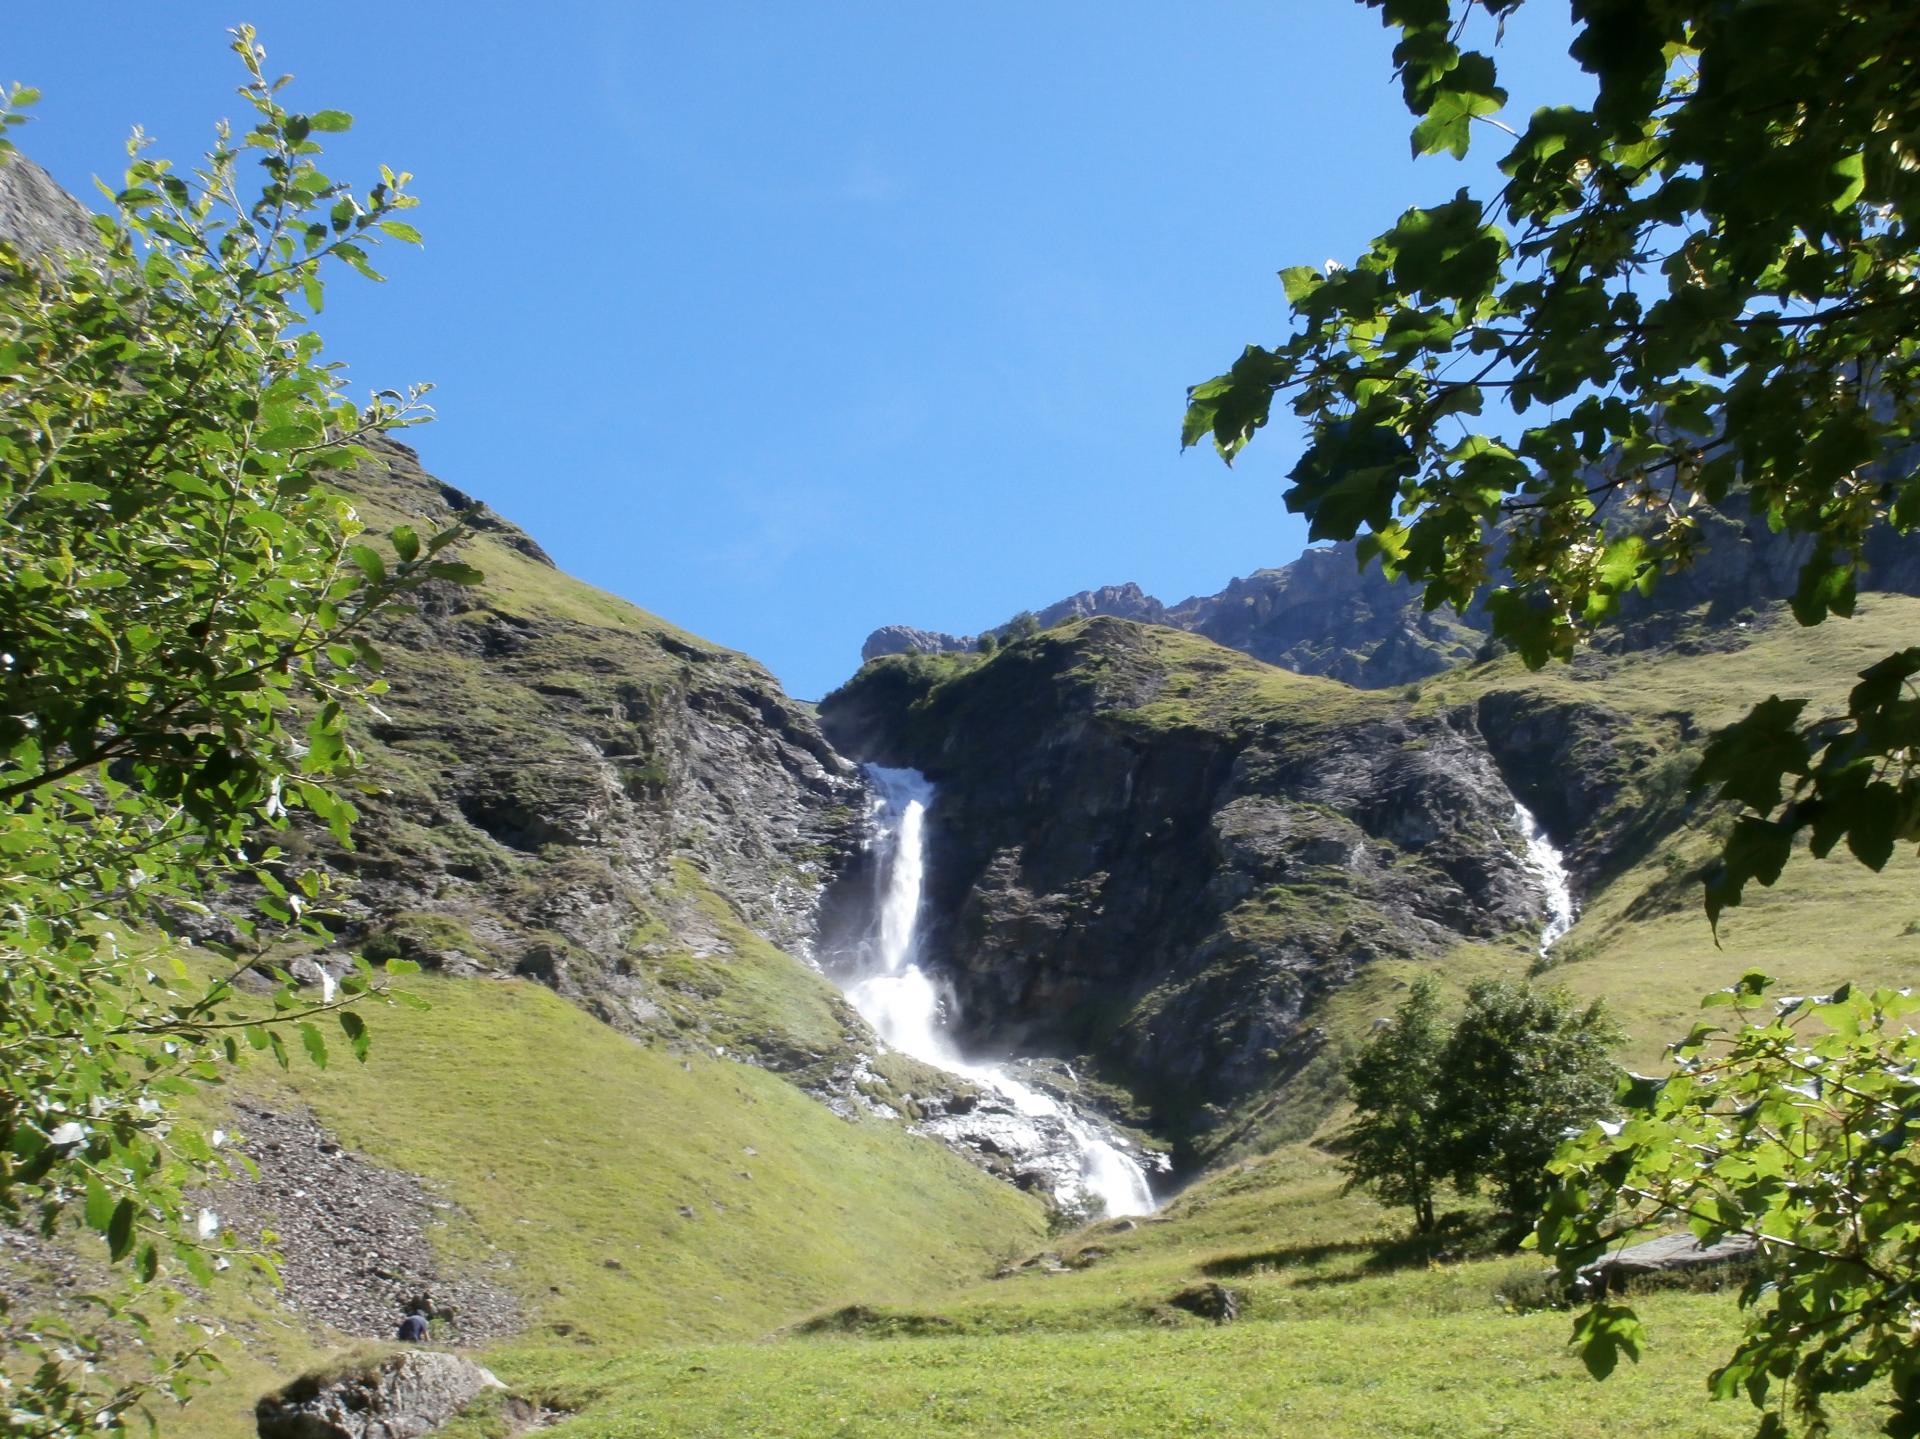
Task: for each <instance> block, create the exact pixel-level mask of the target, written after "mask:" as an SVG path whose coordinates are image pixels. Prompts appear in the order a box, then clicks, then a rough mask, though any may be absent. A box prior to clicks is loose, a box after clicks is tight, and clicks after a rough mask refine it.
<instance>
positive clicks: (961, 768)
mask: <svg viewBox="0 0 1920 1439" xmlns="http://www.w3.org/2000/svg"><path fill="white" fill-rule="evenodd" d="M821 715H822V721H823V723H824V724H825V726H826V729H827V733H828V734H829V735H830V736H831V737H832V738H833V739H834V741H835V743H836V744H838V745H840V746H841V747H842V748H844V749H846V750H848V751H849V752H851V753H854V754H858V755H860V756H862V757H863V758H867V759H871V760H875V761H878V762H880V763H884V764H891V765H910V766H913V767H915V768H918V769H920V770H922V771H923V772H924V773H925V774H926V775H927V776H928V778H929V779H931V780H932V781H933V782H934V783H935V785H936V786H938V787H939V795H938V798H937V799H936V800H935V802H934V805H933V807H932V809H931V811H930V812H929V815H928V827H929V828H928V834H929V870H928V876H927V888H926V903H925V909H924V911H923V916H922V920H921V925H922V929H921V934H922V940H921V949H920V953H921V957H922V960H923V962H925V963H927V964H928V965H930V966H931V967H932V968H933V969H934V970H935V971H937V972H938V973H939V974H941V975H942V976H943V977H944V978H945V980H946V981H947V982H948V983H949V984H951V986H952V988H953V991H954V994H955V998H956V1001H957V1003H956V1012H957V1017H958V1024H957V1029H958V1032H959V1034H960V1035H961V1036H962V1038H963V1039H964V1040H965V1041H966V1042H968V1043H969V1044H971V1045H972V1046H973V1047H974V1048H976V1049H978V1050H979V1051H981V1052H997V1053H1005V1052H1008V1051H1016V1052H1022V1053H1041V1054H1053V1055H1058V1056H1075V1055H1086V1056H1091V1057H1092V1058H1093V1059H1094V1060H1095V1061H1096V1062H1097V1063H1098V1064H1099V1065H1100V1067H1101V1070H1102V1072H1103V1074H1104V1075H1105V1076H1106V1077H1108V1078H1110V1079H1116V1080H1119V1081H1121V1082H1123V1083H1124V1084H1126V1085H1127V1086H1128V1087H1129V1088H1130V1089H1131V1090H1132V1092H1133V1093H1135V1094H1136V1095H1138V1096H1140V1097H1142V1098H1143V1099H1144V1100H1145V1101H1146V1102H1147V1104H1148V1105H1149V1107H1150V1109H1151V1111H1152V1120H1153V1123H1152V1125H1151V1126H1150V1127H1153V1128H1155V1129H1157V1130H1158V1131H1159V1132H1161V1133H1162V1134H1165V1135H1168V1136H1169V1137H1171V1138H1173V1139H1174V1140H1176V1141H1177V1142H1178V1143H1179V1144H1181V1145H1182V1146H1184V1147H1183V1148H1182V1149H1181V1151H1180V1154H1181V1158H1182V1159H1183V1160H1186V1161H1191V1160H1192V1158H1193V1157H1194V1155H1195V1154H1196V1153H1198V1152H1201V1151H1203V1150H1204V1149H1205V1146H1206V1143H1207V1141H1206V1139H1205V1135H1206V1133H1207V1131H1209V1130H1210V1129H1212V1128H1213V1127H1215V1126H1216V1125H1217V1124H1218V1123H1219V1122H1220V1119H1221V1117H1222V1116H1223V1115H1224V1114H1225V1113H1226V1111H1227V1110H1228V1109H1229V1108H1230V1107H1231V1106H1232V1105H1233V1104H1234V1103H1236V1102H1237V1101H1238V1100H1240V1099H1242V1098H1244V1097H1245V1096H1247V1095H1250V1094H1254V1093H1257V1092H1260V1091H1261V1090H1263V1089H1265V1088H1268V1087H1270V1086H1271V1085H1273V1084H1274V1083H1277V1082H1278V1081H1279V1080H1280V1079H1282V1078H1284V1077H1285V1076H1286V1075H1287V1074H1288V1073H1289V1072H1291V1071H1292V1070H1293V1069H1295V1068H1297V1067H1298V1066H1299V1065H1300V1064H1302V1063H1303V1062H1304V1061H1305V1060H1306V1058H1308V1057H1309V1056H1310V1055H1311V1054H1312V1052H1313V1049H1314V1047H1315V1044H1316V1038H1315V1032H1314V1018H1313V1016H1314V1012H1315V1010H1316V1008H1317V1005H1318V1003H1319V1001H1320V1000H1321V999H1322V998H1324V996H1325V995H1326V994H1327V993H1329V992H1330V991H1331V990H1332V989H1333V988H1335V987H1337V986H1339V985H1340V984H1342V983H1344V982H1345V981H1346V980H1347V979H1348V978H1350V977H1351V976H1352V974H1353V973H1354V972H1355V971H1356V969H1357V968H1358V967H1359V966H1361V965H1363V964H1365V963H1367V962H1368V961H1369V960H1371V959H1374V958H1378V957H1382V956H1411V955H1425V954H1435V953H1438V952H1441V951H1442V950H1444V949H1446V948H1448V947H1450V946H1451V945H1453V944H1455V943H1457V942H1458V941H1459V940H1461V939H1462V938H1468V937H1477V938H1496V937H1499V936H1503V935H1507V934H1512V933H1518V932H1521V931H1528V930H1531V929H1533V928H1534V927H1536V926H1537V925H1538V924H1539V923H1540V920H1541V900H1540V896H1539V894H1538V892H1537V890H1536V887H1535V884H1534V882H1533V880H1532V879H1531V877H1530V876H1529V874H1528V872H1527V870H1526V867H1525V865H1524V863H1523V861H1522V860H1521V858H1520V848H1521V845H1520V839H1519V836H1518V833H1517V831H1516V830H1515V828H1514V820H1513V812H1512V803H1513V802H1512V797H1511V794H1510V793H1509V791H1508V789H1507V786H1506V784H1505V783H1504V782H1503V781H1502V779H1501V777H1500V774H1499V772H1498V769H1497V767H1496V766H1495V764H1494V762H1493V759H1492V757H1491V756H1490V754H1489V753H1488V751H1487V749H1486V747H1485V745H1484V744H1483V743H1482V742H1481V741H1480V739H1479V737H1478V735H1477V734H1476V733H1475V732H1474V730H1473V726H1472V721H1471V717H1470V716H1467V717H1464V718H1462V717H1452V716H1445V715H1427V716H1420V715H1416V714H1414V713H1413V712H1412V711H1410V710H1409V709H1408V708H1407V707H1406V706H1404V705H1402V704H1399V703H1397V702H1393V701H1389V700H1388V699H1387V698H1386V697H1384V696H1367V695H1364V694H1362V693H1360V692H1357V691H1354V690H1351V689H1348V688H1346V687H1345V686H1343V685H1339V684H1336V683H1334V682H1332V681H1317V680H1307V679H1303V678H1300V677H1297V676H1291V675H1286V674H1283V673H1281V672H1278V671H1275V670H1272V669H1269V668H1267V667H1265V666H1261V665H1259V664H1256V663H1254V662H1253V661H1251V660H1248V659H1246V658H1244V657H1243V656H1239V655H1236V654H1233V653H1232V652H1231V651H1227V650H1223V649H1220V648H1218V647H1216V646H1214V645H1212V644H1210V643H1208V642H1207V641H1204V640H1201V639H1198V638H1195V637H1191V636H1184V635H1179V634H1176V633H1175V632H1173V631H1170V630H1167V629H1163V628H1156V627H1148V626H1142V625H1136V624H1129V623H1125V622H1121V621H1116V620H1111V619H1097V620H1093V621H1090V622H1085V623H1082V624H1069V625H1067V626H1064V627H1062V628H1060V629H1055V630H1050V631H1047V632H1044V633H1042V634H1041V635H1039V636H1036V637H1035V638H1034V639H1031V640H1028V641H1026V642H1024V643H1021V644H1017V645H1012V646H1009V647H1007V648H1005V649H1004V650H1002V651H1001V652H1000V653H999V654H997V655H996V656H995V657H994V658H992V659H991V660H990V661H987V662H985V663H978V662H966V663H961V662H958V661H955V662H952V663H951V664H950V665H949V666H948V667H947V669H946V670H945V672H944V677H943V674H942V671H941V669H940V668H939V667H937V666H934V667H929V666H927V665H926V664H924V663H922V664H921V665H920V666H918V667H914V666H910V665H906V664H902V663H900V662H890V663H884V664H880V665H873V666H869V667H868V669H866V670H863V671H862V674H861V676H860V677H859V678H857V679H856V680H855V681H854V682H852V683H851V684H850V685H848V686H847V687H846V688H845V689H843V690H841V691H839V692H837V693H836V694H834V695H830V696H829V697H828V698H827V699H826V700H825V701H823V703H822V706H821ZM856 877H857V876H856ZM852 882H853V880H852V879H850V880H849V883H852ZM856 912H857V910H856ZM837 918H838V916H837V914H836V913H835V912H834V911H832V910H830V911H829V915H828V932H827V934H826V935H825V936H824V937H823V949H824V950H826V951H828V952H829V953H830V952H831V951H832V949H833V948H834V947H835V946H836V945H839V944H844V943H847V942H849V939H848V937H847V936H845V935H843V934H841V933H839V932H837V931H836V929H835V922H836V920H837Z"/></svg>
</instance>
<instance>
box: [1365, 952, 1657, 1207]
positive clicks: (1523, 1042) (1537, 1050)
mask: <svg viewBox="0 0 1920 1439" xmlns="http://www.w3.org/2000/svg"><path fill="white" fill-rule="evenodd" d="M1619 1039H1620V1035H1619V1032H1618V1030H1617V1029H1616V1028H1615V1027H1614V1025H1613V1023H1612V1022H1611V1021H1610V1020H1609V1019H1608V1018H1607V1017H1606V1012H1605V1010H1604V1008H1603V1007H1602V1006H1601V1005H1600V1004H1599V1003H1598V1002H1597V1001H1596V1002H1595V1003H1593V1004H1590V1005H1588V1006H1586V1007H1584V1008H1582V1007H1579V1006H1576V1005H1575V1004H1574V1003H1573V1001H1572V1000H1571V999H1570V998H1569V997H1568V996H1567V995H1566V994H1565V993H1564V992H1563V991H1560V990H1553V991H1548V992H1544V993H1543V992H1538V991H1535V990H1532V989H1529V988H1528V987H1527V986H1525V985H1521V984H1515V983H1513V982H1511V981H1508V980H1482V981H1480V982H1478V983H1476V984H1475V985H1473V987H1472V988H1471V989H1469V990H1468V992H1467V1002H1466V1005H1465V1007H1464V1009H1463V1010H1462V1012H1461V1014H1460V1017H1459V1018H1458V1019H1457V1020H1456V1021H1455V1022H1454V1024H1453V1026H1452V1028H1451V1029H1450V1030H1445V1031H1444V1032H1443V1029H1442V1026H1441V1024H1440V1017H1439V1001H1438V990H1437V987H1436V986H1435V984H1434V982H1433V981H1432V979H1431V978H1428V977H1424V976H1423V977H1422V978H1421V979H1419V980H1417V981H1416V982H1415V984H1414V987H1413V989H1412V991H1411V993H1409V995H1408V996H1407V999H1406V1002H1405V1003H1403V1004H1402V1005H1401V1006H1400V1008H1399V1009H1398V1010H1397V1011H1396V1012H1395V1013H1394V1015H1393V1017H1392V1018H1391V1019H1390V1020H1388V1021H1386V1023H1385V1024H1383V1025H1382V1026H1381V1027H1380V1028H1379V1029H1378V1030H1377V1031H1376V1032H1375V1034H1374V1036H1373V1038H1372V1039H1371V1040H1370V1041H1369V1042H1368V1043H1367V1045H1366V1046H1365V1047H1364V1048H1363V1049H1362V1050H1361V1051H1360V1053H1359V1054H1358V1055H1357V1056H1356V1057H1355V1058H1354V1060H1353V1062H1352V1064H1350V1065H1349V1066H1348V1069H1347V1078H1348V1082H1349V1084H1350V1085H1351V1086H1352V1091H1353V1102H1354V1108H1355V1110H1356V1111H1357V1113H1356V1118H1355V1120H1354V1123H1353V1125H1352V1127H1351V1128H1350V1129H1349V1130H1348V1139H1349V1140H1350V1142H1351V1149H1350V1150H1349V1152H1348V1155H1347V1157H1346V1160H1345V1167H1346V1170H1347V1174H1348V1176H1349V1186H1350V1187H1351V1186H1353V1185H1364V1186H1365V1187H1367V1188H1369V1189H1371V1190H1372V1191H1373V1193H1374V1195H1375V1197H1376V1198H1378V1199H1380V1200H1381V1201H1382V1202H1383V1203H1386V1204H1395V1205H1407V1206H1408V1207H1410V1208H1412V1210H1413V1212H1414V1226H1415V1228H1416V1229H1417V1230H1419V1231H1420V1232H1421V1233H1426V1232H1428V1231H1429V1230H1431V1229H1432V1228H1433V1227H1434V1194H1435V1191H1436V1190H1437V1189H1438V1187H1439V1185H1440V1183H1441V1182H1442V1181H1444V1180H1451V1181H1452V1182H1453V1183H1454V1185H1455V1186H1456V1187H1457V1188H1459V1189H1460V1190H1461V1191H1462V1192H1463V1193H1472V1192H1473V1191H1474V1190H1475V1189H1477V1188H1478V1187H1479V1186H1480V1185H1481V1184H1483V1183H1484V1184H1486V1185H1487V1186H1488V1187H1490V1188H1491V1189H1492V1190H1493V1193H1494V1196H1495V1198H1496V1200H1497V1201H1498V1203H1499V1204H1500V1206H1501V1208H1502V1209H1504V1210H1505V1211H1506V1212H1507V1213H1509V1214H1525V1213H1529V1212H1531V1211H1532V1210H1534V1209H1537V1208H1538V1207H1539V1204H1540V1200H1541V1198H1542V1197H1543V1196H1544V1194H1545V1191H1546V1188H1547V1186H1548V1184H1549V1182H1550V1180H1549V1176H1548V1174H1547V1162H1548V1160H1550V1159H1551V1158H1552V1157H1553V1154H1554V1150H1555V1149H1556V1148H1557V1147H1558V1145H1559V1144H1560V1142H1561V1140H1562V1139H1563V1138H1565V1136H1566V1134H1567V1132H1568V1130H1569V1129H1574V1128H1578V1127H1579V1126H1581V1125H1584V1124H1586V1123H1587V1122H1588V1121H1589V1120H1591V1119H1593V1118H1595V1117H1596V1116H1597V1115H1600V1114H1603V1113H1605V1112H1606V1111H1607V1110H1608V1109H1609V1108H1610V1107H1611V1105H1612V1101H1613V1087H1614V1086H1613V1080H1614V1075H1615V1073H1616V1070H1615V1068H1614V1066H1613V1063H1612V1061H1611V1060H1610V1059H1609V1058H1608V1051H1609V1050H1611V1048H1612V1047H1613V1046H1614V1045H1615V1044H1616V1043H1618V1042H1619Z"/></svg>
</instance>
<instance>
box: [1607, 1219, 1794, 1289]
mask: <svg viewBox="0 0 1920 1439" xmlns="http://www.w3.org/2000/svg"><path fill="white" fill-rule="evenodd" d="M1758 1255H1759V1245H1758V1244H1757V1243H1756V1242H1755V1241H1754V1240H1753V1239H1752V1238H1751V1237H1750V1236H1748V1235H1745V1234H1728V1235H1723V1236H1722V1237H1721V1238H1719V1239H1717V1240H1715V1241H1714V1242H1713V1243H1712V1244H1702V1243H1701V1242H1700V1241H1699V1240H1698V1239H1695V1238H1694V1237H1693V1236H1692V1235H1691V1234H1668V1235H1664V1236H1662V1237H1661V1238H1659V1239H1649V1240H1648V1241H1647V1242H1646V1243H1644V1244H1635V1245H1632V1246H1630V1247H1629V1248H1626V1249H1622V1250H1618V1251H1617V1252H1615V1253H1612V1254H1609V1255H1607V1256H1606V1257H1605V1258H1604V1259H1596V1260H1595V1261H1594V1262H1593V1263H1591V1264H1589V1265H1587V1266H1586V1268H1584V1269H1582V1270H1581V1271H1580V1278H1579V1281H1578V1285H1577V1288H1578V1289H1579V1291H1580V1292H1581V1293H1583V1294H1591V1293H1596V1292H1597V1293H1603V1294H1604V1293H1608V1292H1611V1291H1617V1290H1621V1289H1625V1288H1627V1287H1628V1286H1629V1285H1633V1284H1647V1283H1649V1282H1652V1283H1660V1282H1666V1283H1673V1282H1678V1281H1681V1280H1684V1279H1687V1278H1689V1277H1690V1276H1692V1275H1694V1274H1696V1273H1697V1272H1698V1271H1700V1270H1703V1269H1704V1270H1711V1269H1728V1268H1733V1267H1735V1266H1737V1265H1742V1264H1750V1263H1752V1262H1753V1260H1754V1259H1755V1258H1757V1257H1758Z"/></svg>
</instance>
